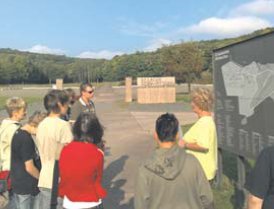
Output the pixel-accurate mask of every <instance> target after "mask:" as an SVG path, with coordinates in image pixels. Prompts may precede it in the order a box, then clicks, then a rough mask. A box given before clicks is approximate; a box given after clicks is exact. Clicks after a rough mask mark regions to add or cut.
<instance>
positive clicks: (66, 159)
mask: <svg viewBox="0 0 274 209" xmlns="http://www.w3.org/2000/svg"><path fill="white" fill-rule="evenodd" d="M103 134H104V130H103V127H102V126H101V124H100V122H99V120H98V118H97V117H96V115H95V114H94V113H91V112H83V113H81V114H80V115H79V117H78V118H77V120H76V122H75V124H74V126H73V135H74V140H73V141H72V142H71V143H70V144H68V145H67V146H65V147H64V148H63V150H62V152H61V156H60V160H59V170H60V183H59V195H60V196H61V197H63V207H64V208H66V209H70V208H73V209H78V208H81V209H82V208H103V207H102V199H103V198H104V197H105V196H106V191H105V189H104V188H103V187H102V185H101V180H102V173H103V162H104V154H103V152H102V151H101V150H100V149H99V148H98V147H97V146H96V145H97V144H100V142H101V141H102V137H103Z"/></svg>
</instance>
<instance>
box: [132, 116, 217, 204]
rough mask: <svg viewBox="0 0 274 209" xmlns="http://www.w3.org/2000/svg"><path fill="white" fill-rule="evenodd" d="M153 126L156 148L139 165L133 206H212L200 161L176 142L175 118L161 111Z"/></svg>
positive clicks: (209, 191)
mask: <svg viewBox="0 0 274 209" xmlns="http://www.w3.org/2000/svg"><path fill="white" fill-rule="evenodd" d="M155 129H156V131H155V134H154V138H155V140H156V142H157V144H158V148H157V149H156V150H155V151H154V152H153V154H152V156H151V157H150V158H149V159H147V160H146V161H145V162H144V163H143V164H142V165H141V166H140V168H139V171H138V174H137V181H136V186H135V197H134V205H135V209H169V208H172V209H190V208H191V209H202V208H203V209H212V208H214V205H213V195H212V191H211V188H210V185H209V182H208V181H207V179H206V176H205V174H204V172H203V169H202V167H201V165H200V163H199V162H198V160H197V159H196V158H195V157H194V156H192V155H190V154H187V153H186V152H185V150H184V149H183V148H180V147H179V146H178V145H177V142H176V140H177V138H178V120H177V118H176V117H175V116H174V115H173V114H169V113H166V114H163V115H161V116H160V117H159V118H158V119H157V121H156V128H155Z"/></svg>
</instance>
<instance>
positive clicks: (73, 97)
mask: <svg viewBox="0 0 274 209" xmlns="http://www.w3.org/2000/svg"><path fill="white" fill-rule="evenodd" d="M64 91H65V93H66V94H67V95H68V97H69V104H68V111H67V114H66V115H64V116H62V119H63V120H66V121H69V120H70V117H71V107H72V106H73V104H74V103H75V101H76V93H75V91H74V90H73V89H71V88H68V89H65V90H64Z"/></svg>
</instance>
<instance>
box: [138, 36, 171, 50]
mask: <svg viewBox="0 0 274 209" xmlns="http://www.w3.org/2000/svg"><path fill="white" fill-rule="evenodd" d="M171 43H172V41H171V40H168V39H163V38H158V39H154V40H152V41H151V42H150V44H149V46H147V47H145V48H144V49H143V50H144V51H145V52H153V51H156V50H157V49H159V48H161V47H163V46H164V45H170V44H171Z"/></svg>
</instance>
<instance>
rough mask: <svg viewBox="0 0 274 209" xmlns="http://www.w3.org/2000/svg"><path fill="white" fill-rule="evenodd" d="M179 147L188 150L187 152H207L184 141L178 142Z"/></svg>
mask: <svg viewBox="0 0 274 209" xmlns="http://www.w3.org/2000/svg"><path fill="white" fill-rule="evenodd" d="M179 146H180V147H184V148H185V149H189V150H193V151H197V152H204V153H207V152H208V148H205V147H202V146H200V145H198V144H197V143H196V142H195V143H188V142H186V141H185V140H180V141H179Z"/></svg>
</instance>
